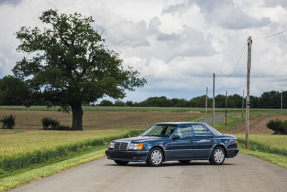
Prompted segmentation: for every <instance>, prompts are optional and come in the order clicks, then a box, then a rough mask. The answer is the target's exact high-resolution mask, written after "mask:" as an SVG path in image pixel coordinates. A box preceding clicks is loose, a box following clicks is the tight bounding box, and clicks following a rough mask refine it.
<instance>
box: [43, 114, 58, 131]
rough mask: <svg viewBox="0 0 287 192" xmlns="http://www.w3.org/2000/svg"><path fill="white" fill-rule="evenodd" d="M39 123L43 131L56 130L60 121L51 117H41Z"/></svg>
mask: <svg viewBox="0 0 287 192" xmlns="http://www.w3.org/2000/svg"><path fill="white" fill-rule="evenodd" d="M41 122H42V126H43V129H44V130H57V129H58V128H59V127H60V121H58V120H57V119H52V118H51V117H43V118H42V120H41Z"/></svg>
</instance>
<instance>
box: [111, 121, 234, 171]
mask: <svg viewBox="0 0 287 192" xmlns="http://www.w3.org/2000/svg"><path fill="white" fill-rule="evenodd" d="M238 151H239V150H238V148H237V138H236V137H235V136H232V135H223V134H221V133H220V132H218V131H217V130H215V129H214V128H213V127H211V126H209V125H208V124H205V123H191V122H166V123H157V124H155V125H153V126H152V127H150V128H149V129H148V130H146V131H145V132H144V133H143V134H141V135H140V136H139V137H132V138H126V139H119V140H113V141H110V143H109V148H108V150H106V155H107V157H108V159H111V160H114V161H115V162H116V163H117V164H118V165H126V164H128V163H129V162H146V163H147V164H148V165H150V166H160V165H161V164H162V162H164V161H179V162H180V163H182V164H188V163H189V162H190V161H191V160H209V162H210V163H211V164H212V165H221V164H222V163H223V162H224V160H225V158H233V157H235V156H236V155H237V153H238Z"/></svg>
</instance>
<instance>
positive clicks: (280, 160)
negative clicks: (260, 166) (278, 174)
mask: <svg viewBox="0 0 287 192" xmlns="http://www.w3.org/2000/svg"><path fill="white" fill-rule="evenodd" d="M239 151H240V153H244V154H247V155H252V156H254V157H257V158H259V159H262V160H265V161H269V162H271V163H274V164H276V165H279V166H281V167H284V168H286V169H287V156H285V155H279V154H274V153H267V152H262V151H258V150H255V151H254V150H250V149H245V146H244V144H242V143H239Z"/></svg>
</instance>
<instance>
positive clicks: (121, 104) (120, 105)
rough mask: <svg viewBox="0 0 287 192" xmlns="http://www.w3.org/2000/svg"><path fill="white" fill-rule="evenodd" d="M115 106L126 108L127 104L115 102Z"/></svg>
mask: <svg viewBox="0 0 287 192" xmlns="http://www.w3.org/2000/svg"><path fill="white" fill-rule="evenodd" d="M114 106H119V107H123V106H126V103H125V102H123V101H115V104H114Z"/></svg>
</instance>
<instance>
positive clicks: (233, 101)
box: [227, 94, 242, 108]
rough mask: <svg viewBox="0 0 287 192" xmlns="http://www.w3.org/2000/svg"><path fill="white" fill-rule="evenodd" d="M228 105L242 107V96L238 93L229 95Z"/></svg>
mask: <svg viewBox="0 0 287 192" xmlns="http://www.w3.org/2000/svg"><path fill="white" fill-rule="evenodd" d="M227 106H228V107H229V108H241V107H242V97H241V96H240V95H238V94H234V95H229V96H228V103H227Z"/></svg>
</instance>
